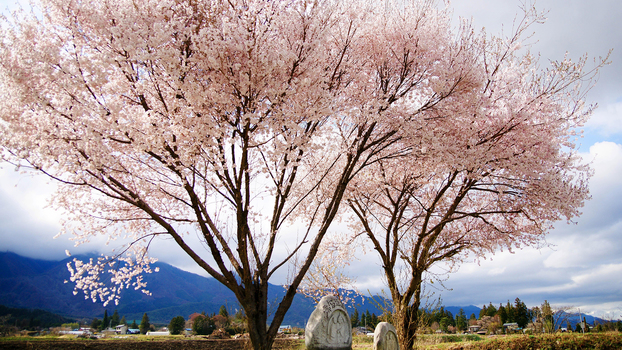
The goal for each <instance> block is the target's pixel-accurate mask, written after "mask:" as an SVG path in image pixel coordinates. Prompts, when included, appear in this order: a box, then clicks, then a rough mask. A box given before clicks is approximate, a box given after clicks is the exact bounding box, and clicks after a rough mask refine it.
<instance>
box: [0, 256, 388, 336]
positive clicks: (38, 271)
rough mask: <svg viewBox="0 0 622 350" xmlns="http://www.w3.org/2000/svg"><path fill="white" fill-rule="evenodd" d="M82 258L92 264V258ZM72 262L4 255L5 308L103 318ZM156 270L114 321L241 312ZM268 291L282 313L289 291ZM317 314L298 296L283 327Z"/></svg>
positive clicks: (126, 294)
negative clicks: (81, 288) (73, 275)
mask: <svg viewBox="0 0 622 350" xmlns="http://www.w3.org/2000/svg"><path fill="white" fill-rule="evenodd" d="M78 258H80V259H81V260H88V257H78ZM72 260H73V257H71V258H67V259H65V260H62V261H46V260H38V259H32V258H27V257H23V256H20V255H17V254H15V253H11V252H4V253H0V305H5V306H7V307H15V308H26V309H42V310H47V311H50V312H54V313H56V314H59V315H62V316H66V317H73V318H77V319H84V320H90V319H93V318H94V317H97V318H102V317H103V315H104V307H103V306H102V304H101V303H93V302H92V301H91V300H90V299H89V300H85V298H84V296H83V294H82V293H81V292H80V293H78V295H74V294H73V287H74V285H73V283H71V282H69V283H65V281H66V280H68V279H69V272H68V270H67V263H68V262H70V261H72ZM153 267H157V268H159V272H154V273H151V274H146V275H145V276H144V281H145V282H147V289H148V290H149V291H150V292H151V295H147V294H145V293H142V292H140V291H135V290H132V289H129V290H124V291H123V294H122V296H121V300H120V302H119V304H118V305H116V306H115V305H109V306H108V307H106V309H107V310H108V314H109V315H111V314H112V313H113V312H114V310H115V309H116V310H117V311H118V313H119V315H121V316H125V317H126V319H127V320H128V322H129V321H131V320H137V321H138V322H140V320H141V319H142V316H143V313H147V314H148V316H149V319H150V321H151V322H152V323H168V322H169V321H170V320H171V319H172V318H173V317H175V316H179V315H181V316H183V317H184V318H188V316H189V315H191V314H192V313H195V312H203V311H204V312H206V313H208V314H210V313H218V311H219V309H220V307H221V306H222V305H225V306H226V307H227V310H228V311H229V313H230V314H233V313H235V312H236V311H237V310H238V309H239V308H240V307H239V304H238V302H237V300H236V299H235V296H234V295H233V293H232V292H231V291H230V290H229V289H227V288H226V287H225V286H223V285H222V284H221V283H219V282H218V281H216V280H215V279H213V278H208V277H203V276H200V275H197V274H193V273H190V272H186V271H183V270H180V269H178V268H176V267H174V266H171V265H169V264H166V263H160V262H158V263H155V264H154V265H153ZM268 291H269V293H268V301H269V303H270V302H271V303H273V304H274V310H276V306H277V305H278V302H279V301H280V300H281V299H282V297H283V295H284V294H285V289H284V288H283V287H281V286H277V285H270V287H269V290H268ZM374 298H375V299H376V298H379V297H374ZM369 299H370V298H367V297H363V296H358V297H357V298H356V299H355V302H354V305H356V308H357V309H358V310H359V313H361V312H366V311H369V312H370V313H373V314H376V315H381V314H382V310H380V309H379V308H378V307H377V306H378V303H374V302H371V301H370V300H369ZM381 304H382V300H381ZM314 308H315V303H314V302H313V300H312V299H310V298H305V297H304V296H302V295H297V296H296V297H295V299H294V302H293V303H292V306H291V308H290V309H289V311H288V312H287V314H286V316H285V320H284V321H283V324H284V325H292V326H297V327H304V325H305V324H306V322H307V320H308V318H309V316H310V315H311V312H312V311H313V309H314ZM350 309H351V311H353V309H352V308H350Z"/></svg>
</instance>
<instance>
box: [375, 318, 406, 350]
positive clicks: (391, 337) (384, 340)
mask: <svg viewBox="0 0 622 350" xmlns="http://www.w3.org/2000/svg"><path fill="white" fill-rule="evenodd" d="M374 350H400V343H398V342H397V331H396V330H395V327H393V325H392V324H390V323H388V322H380V323H378V325H377V326H376V330H375V331H374Z"/></svg>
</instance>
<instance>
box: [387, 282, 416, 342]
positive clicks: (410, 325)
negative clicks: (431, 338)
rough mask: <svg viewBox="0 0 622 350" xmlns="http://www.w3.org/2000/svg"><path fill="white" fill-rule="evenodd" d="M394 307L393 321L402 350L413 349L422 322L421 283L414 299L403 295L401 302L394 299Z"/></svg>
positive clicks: (414, 294)
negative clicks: (420, 309)
mask: <svg viewBox="0 0 622 350" xmlns="http://www.w3.org/2000/svg"><path fill="white" fill-rule="evenodd" d="M394 295H396V294H394ZM397 295H399V294H397ZM411 300H412V302H411ZM393 305H395V310H394V315H393V320H394V322H395V329H396V330H397V336H398V341H399V343H400V349H402V350H410V349H413V348H414V346H415V341H416V339H417V329H418V328H419V322H420V318H419V307H420V305H421V283H419V284H418V285H417V290H416V291H415V292H414V293H413V295H412V298H409V297H408V296H405V295H401V296H400V300H395V298H394V300H393Z"/></svg>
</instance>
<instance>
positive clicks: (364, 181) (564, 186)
mask: <svg viewBox="0 0 622 350" xmlns="http://www.w3.org/2000/svg"><path fill="white" fill-rule="evenodd" d="M541 20H543V18H542V16H541V15H540V14H538V12H537V11H536V10H535V9H534V8H531V7H527V8H525V16H524V18H523V19H522V21H519V22H517V23H516V27H515V30H514V31H513V33H512V35H511V36H509V37H506V38H494V37H493V38H488V37H487V36H486V35H485V33H482V34H481V35H469V33H470V31H469V30H465V29H466V27H468V25H467V24H465V26H466V27H463V30H462V32H461V35H462V37H461V38H462V39H461V40H462V41H461V45H460V47H462V48H465V47H468V48H469V49H470V50H471V52H476V55H475V56H476V57H477V62H475V63H474V64H473V65H472V66H471V68H470V72H469V76H470V77H477V79H479V80H471V81H470V82H469V84H471V86H472V87H473V88H471V89H469V90H468V92H466V91H464V93H462V94H458V95H455V96H452V99H454V101H453V102H456V103H445V104H444V105H443V106H439V107H438V108H435V109H434V110H430V111H429V112H430V113H428V114H426V115H425V116H424V117H422V118H418V119H417V120H413V121H412V122H411V125H409V128H408V132H409V133H412V134H405V135H404V137H403V138H402V139H401V140H400V146H399V147H401V148H402V149H409V152H408V153H407V154H402V155H401V156H400V157H393V158H384V159H380V160H378V161H377V162H375V163H374V164H372V165H370V166H369V167H367V168H366V169H364V171H362V172H361V174H359V176H358V177H357V178H355V179H354V180H353V181H352V183H351V184H350V185H351V186H350V187H349V190H348V193H347V194H346V195H347V199H346V201H347V203H348V206H349V208H350V209H351V212H352V213H353V216H354V218H355V219H354V222H353V224H352V227H353V230H352V234H353V235H362V236H366V237H367V239H368V241H369V242H370V244H371V247H372V248H373V250H374V251H375V252H376V253H377V254H378V256H379V258H380V261H381V266H382V269H383V272H384V277H385V278H386V283H387V285H388V288H389V290H390V293H391V297H392V300H393V308H394V310H393V312H394V317H393V320H394V322H395V323H396V328H397V330H398V333H399V341H400V347H401V348H403V349H412V348H413V344H414V341H415V336H416V331H417V327H418V324H419V322H418V317H419V313H418V309H419V307H420V303H421V290H422V285H423V283H425V279H426V274H429V273H430V270H431V268H432V267H433V266H438V265H440V264H443V266H444V267H446V268H447V269H448V270H449V271H452V270H453V269H454V268H455V267H457V266H458V265H459V264H460V263H461V262H463V261H465V260H466V259H470V260H472V259H478V258H482V257H484V256H486V255H487V254H493V253H494V252H496V251H499V250H504V249H507V250H510V251H512V250H514V249H519V248H521V247H525V246H536V245H538V244H541V243H543V242H544V241H543V239H544V237H545V234H546V233H547V232H548V231H549V230H550V229H551V228H552V224H553V223H554V222H556V221H559V220H567V221H569V222H570V221H571V219H572V218H573V217H576V216H577V215H579V214H580V212H579V209H580V207H581V206H582V205H583V203H584V201H585V200H586V199H587V198H588V197H589V193H588V187H587V180H588V178H589V175H590V170H589V167H588V166H587V165H585V164H582V163H581V162H580V158H579V157H578V155H577V154H576V146H575V144H574V141H575V140H576V137H577V133H578V132H580V131H579V130H580V128H581V126H582V125H583V123H584V122H585V121H586V120H587V118H588V117H589V115H590V113H591V111H592V107H590V106H588V107H585V106H584V96H585V93H586V91H587V90H588V89H589V87H591V82H592V79H593V78H594V76H595V74H596V72H597V70H598V68H600V67H601V66H602V65H603V64H606V60H607V59H606V58H605V59H601V60H598V61H596V63H595V68H594V69H593V70H586V69H585V65H586V58H585V57H584V58H582V59H581V60H579V61H578V62H575V63H573V62H571V61H570V60H569V59H566V60H564V61H562V62H553V63H552V64H551V67H550V68H549V69H545V70H540V69H538V66H537V64H536V60H535V59H534V57H532V56H531V55H530V54H529V53H526V54H524V55H521V54H519V49H520V43H521V40H525V34H526V31H527V30H528V28H529V26H530V25H531V24H533V23H536V22H540V21H541ZM404 21H405V22H407V21H408V20H407V19H404ZM471 33H472V32H471ZM378 35H379V36H382V37H388V36H391V35H393V32H391V31H387V32H382V31H380V32H379V33H378ZM379 41H382V40H379ZM394 53H395V51H392V52H389V53H388V55H391V54H394ZM379 60H380V61H381V62H386V61H387V60H388V59H387V57H383V58H380V59H379ZM378 67H381V65H378ZM381 74H382V73H381V70H379V72H378V75H381ZM436 82H437V83H439V84H440V83H441V82H440V81H436ZM445 102H447V101H445ZM412 124H415V125H412ZM428 278H429V276H428Z"/></svg>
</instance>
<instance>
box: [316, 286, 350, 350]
mask: <svg viewBox="0 0 622 350" xmlns="http://www.w3.org/2000/svg"><path fill="white" fill-rule="evenodd" d="M305 346H306V347H307V350H350V349H352V324H351V323H350V316H348V312H347V311H346V308H345V307H344V306H343V304H342V303H341V301H340V300H339V298H337V297H335V296H332V295H328V296H325V297H323V298H322V299H321V300H320V302H319V303H318V304H317V306H316V307H315V310H313V312H312V313H311V316H309V321H308V322H307V326H306V327H305Z"/></svg>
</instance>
